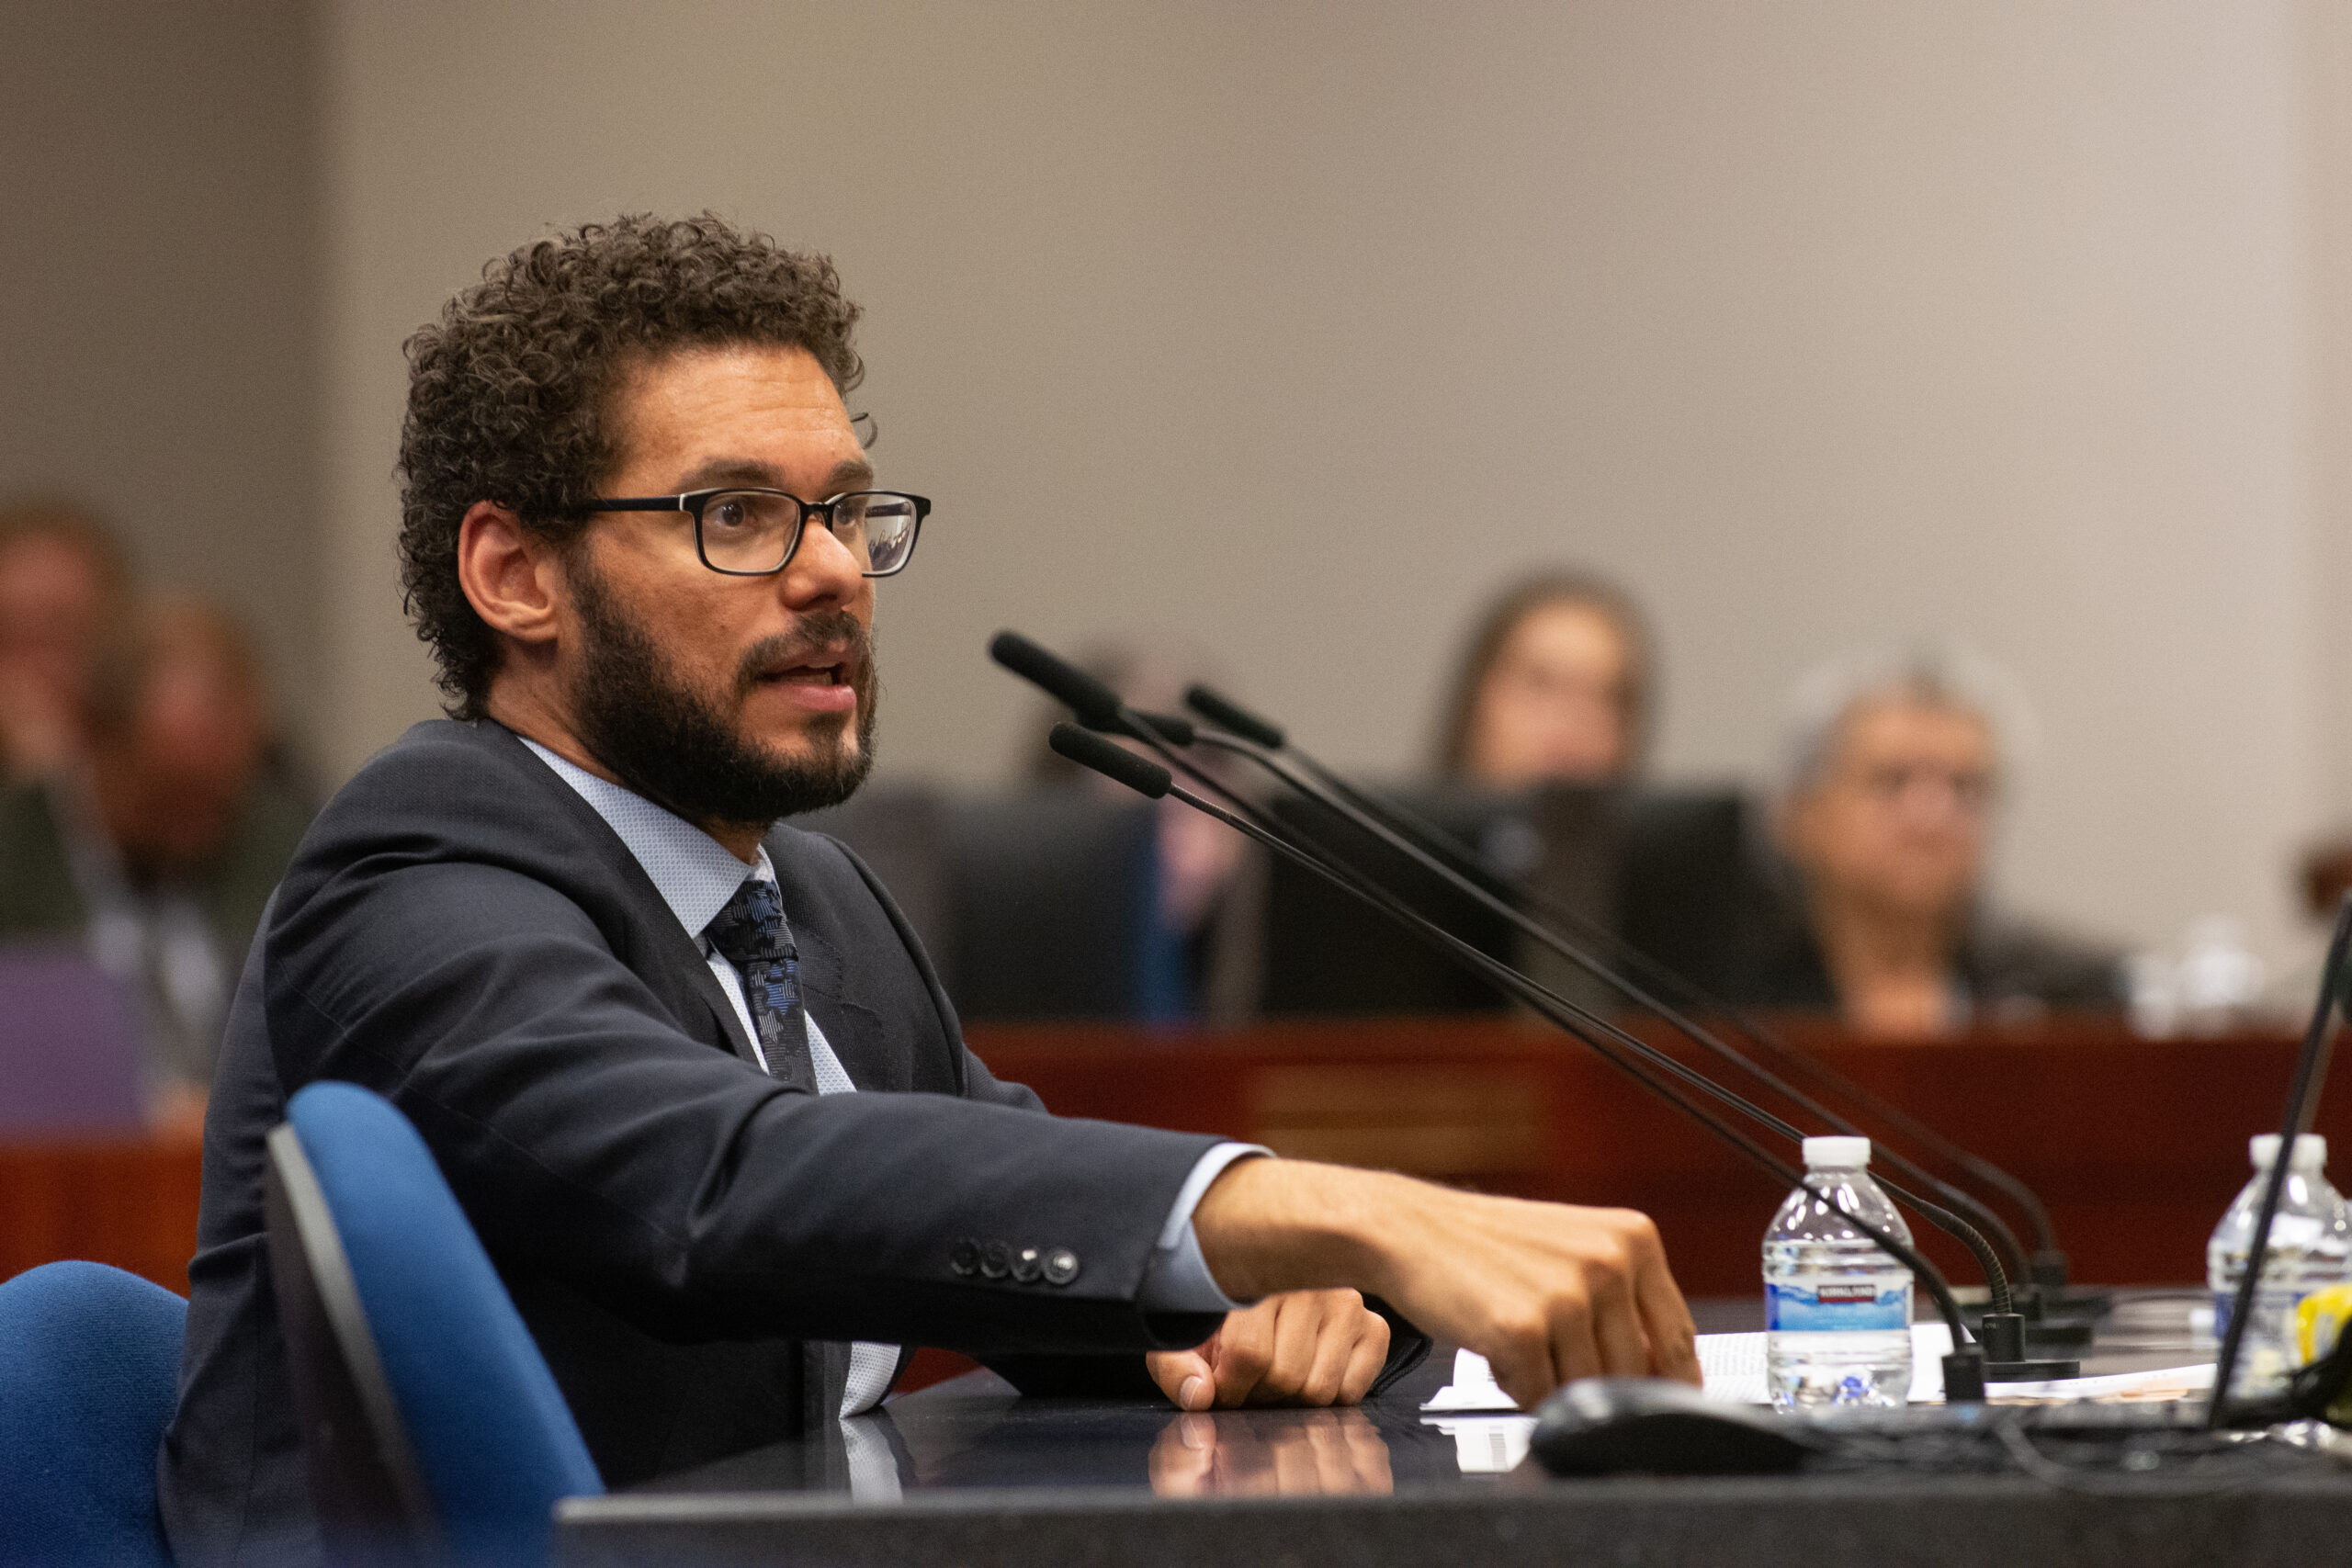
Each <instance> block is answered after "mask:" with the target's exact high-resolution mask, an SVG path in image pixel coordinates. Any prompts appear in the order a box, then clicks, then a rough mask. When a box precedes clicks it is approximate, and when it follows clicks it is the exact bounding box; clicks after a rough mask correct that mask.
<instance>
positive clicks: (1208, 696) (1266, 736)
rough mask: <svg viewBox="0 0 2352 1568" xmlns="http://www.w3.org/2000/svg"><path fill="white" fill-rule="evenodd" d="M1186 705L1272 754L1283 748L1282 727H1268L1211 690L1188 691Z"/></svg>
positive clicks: (1196, 687) (1257, 718) (1201, 688)
mask: <svg viewBox="0 0 2352 1568" xmlns="http://www.w3.org/2000/svg"><path fill="white" fill-rule="evenodd" d="M1184 705H1185V706H1186V707H1188V708H1191V709H1192V710H1193V712H1194V713H1196V714H1199V715H1200V716H1202V717H1203V718H1204V719H1207V720H1208V721H1209V722H1210V723H1211V724H1214V725H1216V727H1217V728H1220V729H1223V730H1226V731H1227V732H1228V733H1231V734H1234V735H1238V736H1239V737H1241V739H1244V740H1250V741H1255V742H1256V743H1257V744H1259V745H1261V746H1263V747H1264V748H1265V749H1266V750H1269V751H1279V750H1282V749H1283V739H1284V737H1283V732H1282V728H1281V727H1280V726H1279V725H1272V724H1268V723H1267V722H1266V721H1265V720H1264V719H1262V718H1260V717H1259V716H1257V715H1256V714H1254V713H1251V712H1250V710H1249V709H1248V708H1245V707H1243V706H1242V705H1240V704H1239V703H1237V702H1234V701H1233V700H1232V699H1231V698H1229V697H1227V696H1225V695H1224V694H1221V693H1219V692H1217V691H1216V690H1215V689H1214V688H1212V687H1208V686H1192V687H1188V688H1186V690H1185V693H1184Z"/></svg>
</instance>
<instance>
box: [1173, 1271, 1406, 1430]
mask: <svg viewBox="0 0 2352 1568" xmlns="http://www.w3.org/2000/svg"><path fill="white" fill-rule="evenodd" d="M1144 1364H1145V1365H1146V1366H1147V1367H1148V1368H1149V1369H1150V1370H1151V1381H1152V1382H1156V1383H1158V1384H1159V1391H1160V1392H1161V1393H1165V1394H1166V1395H1167V1396H1168V1397H1169V1398H1170V1399H1172V1400H1174V1401H1175V1402H1176V1408H1178V1409H1179V1410H1206V1409H1208V1408H1209V1407H1210V1406H1211V1405H1213V1404H1221V1405H1236V1404H1355V1403H1357V1402H1358V1401H1360V1400H1361V1399H1363V1396H1364V1393H1365V1391H1366V1390H1368V1389H1370V1388H1371V1387H1372V1385H1373V1382H1374V1380H1376V1379H1377V1378H1378V1377H1379V1376H1380V1369H1381V1368H1382V1367H1384V1366H1385V1365H1387V1364H1388V1320H1387V1319H1386V1318H1385V1317H1382V1316H1381V1315H1380V1314H1378V1313H1376V1312H1374V1311H1373V1310H1372V1309H1371V1308H1370V1307H1367V1306H1365V1305H1364V1304H1363V1296H1362V1295H1361V1294H1360V1293H1358V1292H1354V1291H1349V1290H1339V1291H1290V1292H1284V1293H1283V1294H1281V1295H1277V1296H1268V1297H1267V1298H1266V1299H1265V1300H1264V1301H1261V1302H1260V1303H1258V1304H1257V1305H1256V1306H1253V1307H1245V1308H1243V1309H1242V1310H1241V1311H1239V1312H1235V1313H1227V1314H1226V1318H1225V1326H1224V1327H1222V1328H1220V1329H1218V1330H1217V1331H1216V1333H1215V1334H1213V1335H1211V1336H1209V1337H1208V1338H1207V1339H1206V1340H1205V1341H1204V1342H1203V1343H1201V1344H1199V1345H1196V1346H1194V1347H1193V1348H1192V1349H1190V1350H1154V1351H1152V1352H1151V1353H1149V1354H1148V1355H1147V1356H1145V1357H1144Z"/></svg>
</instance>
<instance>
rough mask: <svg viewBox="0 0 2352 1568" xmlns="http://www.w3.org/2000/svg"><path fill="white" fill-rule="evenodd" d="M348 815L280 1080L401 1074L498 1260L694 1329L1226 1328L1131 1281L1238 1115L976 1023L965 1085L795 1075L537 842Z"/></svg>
mask: <svg viewBox="0 0 2352 1568" xmlns="http://www.w3.org/2000/svg"><path fill="white" fill-rule="evenodd" d="M323 820H324V819H322V821H323ZM325 837H326V839H327V840H329V843H328V847H327V850H325V851H321V850H320V849H319V848H318V840H317V839H316V838H315V836H314V843H313V847H312V851H311V852H306V856H305V858H304V861H303V862H302V863H298V865H297V867H296V870H295V872H294V874H291V875H289V877H288V883H287V886H286V889H285V892H284V894H283V895H282V897H281V899H280V903H279V908H277V912H276V914H275V916H274V918H273V921H272V924H271V927H270V929H269V931H267V932H266V936H265V939H264V940H265V942H266V944H267V946H266V958H267V962H266V965H265V967H264V975H263V982H262V983H263V985H264V987H265V1000H266V1015H267V1020H268V1031H269V1048H270V1051H271V1053H272V1054H273V1055H274V1056H275V1057H276V1058H277V1069H278V1073H279V1077H280V1081H281V1082H283V1083H285V1084H286V1085H288V1089H292V1088H295V1087H299V1086H300V1084H303V1083H306V1082H309V1081H311V1080H313V1079H316V1078H321V1077H331V1078H344V1079H348V1080H351V1081H354V1082H357V1083H360V1084H363V1085H366V1086H368V1087H369V1088H371V1089H376V1090H378V1091H379V1092H380V1093H382V1094H384V1095H386V1096H387V1097H388V1098H390V1100H393V1102H394V1103H395V1104H397V1105H398V1106H399V1107H400V1108H401V1111H403V1112H405V1113H406V1114H407V1115H408V1117H409V1118H410V1120H411V1121H412V1122H414V1123H415V1124H416V1126H417V1128H418V1129H419V1131H420V1132H421V1133H422V1134H424V1138H425V1140H426V1142H427V1143H428V1144H429V1145H431V1146H432V1148H433V1151H434V1153H435V1157H436V1158H437V1159H438V1160H439V1162H440V1165H441V1168H442V1169H443V1171H444V1173H445V1174H446V1175H447V1178H448V1179H449V1182H450V1185H451V1187H452V1188H453V1189H454V1190H456V1192H457V1195H458V1200H459V1201H460V1202H461V1203H462V1204H463V1205H464V1207H465V1209H466V1212H467V1213H468V1215H469V1218H470V1219H471V1220H472V1221H473V1224H474V1225H475V1228H476V1230H477V1231H478V1232H479V1233H480V1234H481V1237H482V1240H483V1243H484V1245H485V1246H486V1247H488V1248H489V1250H490V1252H491V1254H492V1258H494V1259H496V1260H497V1261H498V1262H499V1264H500V1266H501V1268H502V1269H523V1270H525V1271H527V1272H534V1273H539V1274H545V1275H548V1276H550V1277H553V1278H556V1279H559V1280H562V1281H564V1282H565V1283H567V1284H569V1285H570V1286H571V1288H572V1289H574V1290H576V1291H578V1292H580V1293H582V1295H584V1296H586V1297H588V1298H590V1299H592V1300H594V1301H596V1302H598V1303H602V1304H604V1305H605V1306H606V1307H607V1308H608V1309H609V1310H612V1311H614V1312H616V1313H617V1314H620V1315H622V1316H623V1317H625V1318H627V1319H628V1320H629V1321H631V1322H633V1323H635V1324H636V1325H639V1327H640V1328H641V1329H643V1330H644V1331H646V1332H648V1333H650V1334H654V1335H657V1336H660V1337H669V1338H674V1339H681V1340H692V1339H702V1338H722V1337H741V1338H772V1337H777V1336H787V1337H805V1338H822V1339H850V1338H865V1339H886V1340H897V1341H899V1342H902V1343H912V1344H931V1345H939V1346H944V1347H947V1348H955V1349H961V1350H966V1351H968V1352H971V1353H975V1354H985V1353H991V1352H1019V1351H1041V1350H1071V1349H1078V1350H1091V1351H1098V1352H1110V1351H1120V1350H1126V1351H1133V1350H1139V1349H1144V1348H1151V1347H1154V1346H1159V1345H1167V1344H1186V1343H1193V1342H1196V1341H1197V1340H1199V1339H1200V1338H1201V1337H1204V1335H1205V1334H1206V1333H1208V1332H1209V1331H1210V1330H1211V1329H1212V1328H1214V1326H1215V1324H1216V1319H1215V1318H1214V1317H1210V1318H1205V1319H1204V1318H1200V1317H1195V1316H1186V1317H1182V1318H1178V1319H1172V1320H1171V1319H1166V1318H1160V1319H1154V1318H1151V1317H1148V1316H1147V1314H1143V1313H1141V1312H1140V1311H1139V1310H1138V1309H1137V1308H1136V1306H1135V1304H1134V1302H1135V1296H1136V1290H1137V1288H1138V1286H1139V1284H1140V1281H1141V1279H1142V1276H1143V1271H1144V1268H1145V1264H1146V1262H1147V1260H1148V1257H1149V1254H1150V1250H1151V1247H1152V1243H1153V1241H1154V1239H1155V1233H1156V1231H1157V1229H1158V1227H1159V1224H1160V1223H1161V1221H1162V1219H1163V1218H1164V1217H1165V1215H1166V1213H1167V1211H1168V1208H1169V1205H1170V1203H1171V1202H1172V1201H1173V1200H1174V1197H1175V1194H1176V1192H1177V1190H1178V1189H1179V1187H1180V1186H1181V1185H1182V1181H1183V1179H1184V1177H1185V1175H1186V1173H1187V1172H1188V1171H1189V1170H1190V1169H1191V1168H1192V1166H1193V1162H1194V1161H1195V1160H1196V1159H1198V1157H1199V1156H1200V1155H1201V1154H1202V1153H1203V1152H1204V1150H1205V1149H1207V1148H1208V1147H1209V1146H1210V1145H1212V1144H1213V1143H1214V1142H1215V1141H1216V1140H1214V1139H1211V1138H1206V1137H1201V1136H1194V1135H1190V1134H1173V1133H1164V1132H1158V1131H1153V1130H1149V1129H1144V1128H1136V1127H1126V1126H1120V1125H1116V1124H1113V1123H1108V1122H1086V1121H1077V1120H1064V1119H1059V1118H1052V1117H1044V1116H1040V1115H1038V1114H1036V1113H1035V1110H1034V1107H1035V1097H1034V1096H1029V1095H1028V1093H1027V1091H1026V1090H1023V1089H1015V1088H1013V1087H1011V1086H1005V1085H1000V1084H998V1083H996V1081H995V1080H994V1079H993V1078H992V1077H989V1076H988V1074H987V1070H986V1068H985V1067H982V1066H979V1064H978V1062H977V1061H974V1060H971V1059H970V1058H969V1056H968V1054H967V1053H964V1052H963V1048H962V1046H961V1043H960V1041H956V1036H955V1035H953V1034H952V1033H951V1034H950V1035H949V1036H948V1039H949V1040H950V1041H953V1042H956V1043H955V1044H954V1046H953V1049H954V1050H955V1051H956V1052H957V1053H958V1054H960V1055H962V1056H963V1071H964V1073H965V1074H966V1076H967V1083H966V1086H965V1087H966V1092H965V1094H964V1095H963V1096H962V1097H956V1096H953V1095H947V1094H925V1093H906V1094H855V1095H836V1096H831V1097H823V1098H820V1097H818V1096H815V1095H811V1094H807V1093H801V1092H797V1091H795V1090H792V1089H788V1088H786V1087H785V1086H783V1085H781V1084H778V1083H777V1082H775V1080H773V1079H770V1078H767V1077H764V1076H763V1075H761V1074H760V1073H758V1072H757V1071H756V1070H754V1069H752V1068H751V1067H749V1066H746V1065H744V1064H743V1063H741V1061H739V1060H737V1059H736V1058H735V1057H733V1056H731V1055H728V1054H726V1053H725V1052H723V1051H721V1050H719V1049H716V1048H714V1046H713V1045H712V1044H711V1043H708V1042H706V1041H703V1040H698V1039H695V1038H694V1037H693V1036H691V1035H690V1034H688V1033H687V1032H684V1030H683V1029H682V1028H681V1026H680V1023H679V1021H678V1020H677V1017H676V1015H675V1014H674V1013H673V1011H671V1010H668V1009H666V1008H665V1007H664V1006H663V1005H662V1001H661V1000H660V999H659V998H656V997H655V996H654V995H653V993H652V992H651V990H650V989H649V987H648V985H647V983H646V982H645V981H644V980H643V979H642V978H641V977H640V976H639V974H638V973H636V972H635V971H634V970H632V969H631V968H630V967H629V966H628V964H624V963H622V962H621V961H620V960H619V959H618V958H617V957H616V954H615V953H614V951H613V950H612V948H611V947H610V946H609V945H608V942H607V936H608V934H609V933H608V931H607V930H606V929H605V928H603V927H600V925H599V923H598V922H597V920H595V919H593V918H592V917H591V915H590V913H589V911H588V910H586V909H584V908H582V905H581V903H579V902H578V901H576V900H575V899H574V898H573V897H568V896H567V895H566V893H564V892H562V891H560V890H559V889H558V888H557V887H556V886H552V885H551V882H550V880H549V879H548V877H546V876H543V875H541V874H534V871H533V869H532V868H531V867H529V866H527V865H519V864H514V863H498V862H497V861H496V860H495V859H486V858H452V857H447V856H443V855H440V854H438V853H435V852H432V850H431V847H430V846H424V847H422V848H420V846H419V845H418V844H416V843H413V842H411V841H410V840H408V839H406V838H404V837H403V836H402V835H401V833H399V832H377V833H376V834H374V836H373V837H372V838H370V839H368V841H367V842H365V843H363V844H361V845H359V846H357V847H356V849H351V848H347V849H346V850H345V851H344V852H333V850H334V846H333V844H332V840H333V838H334V824H333V823H331V822H330V823H327V831H326V835H325ZM689 945H691V944H689ZM934 989H935V985H934ZM939 1005H941V1006H944V998H940V999H939ZM967 1240H978V1241H980V1242H982V1243H986V1242H988V1241H992V1240H1001V1241H1003V1242H1005V1243H1007V1244H1009V1245H1011V1246H1012V1247H1023V1246H1039V1247H1049V1248H1050V1247H1066V1248H1068V1249H1069V1250H1070V1251H1071V1252H1072V1253H1074V1254H1075V1255H1076V1256H1077V1258H1078V1259H1079V1262H1080V1269H1079V1273H1078V1275H1077V1277H1076V1278H1075V1279H1074V1280H1070V1281H1069V1283H1067V1284H1064V1285H1061V1286H1055V1285H1052V1284H1050V1283H1047V1282H1046V1281H1044V1280H1034V1281H1030V1282H1026V1283H1023V1282H1021V1281H1018V1280H1013V1279H1012V1278H1011V1277H1010V1276H1006V1277H1002V1278H999V1279H994V1280H991V1279H988V1278H986V1277H984V1276H983V1275H982V1274H980V1273H978V1272H967V1271H963V1270H959V1269H958V1268H957V1263H958V1261H959V1248H958V1246H957V1244H958V1243H959V1242H964V1241H967ZM960 1260H961V1261H963V1262H964V1263H965V1264H966V1265H967V1268H968V1262H969V1249H968V1248H964V1249H961V1251H960Z"/></svg>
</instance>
